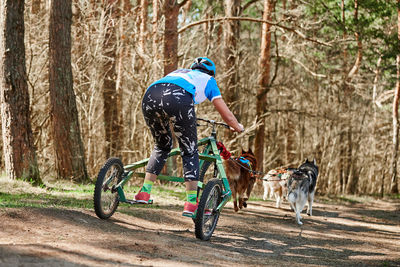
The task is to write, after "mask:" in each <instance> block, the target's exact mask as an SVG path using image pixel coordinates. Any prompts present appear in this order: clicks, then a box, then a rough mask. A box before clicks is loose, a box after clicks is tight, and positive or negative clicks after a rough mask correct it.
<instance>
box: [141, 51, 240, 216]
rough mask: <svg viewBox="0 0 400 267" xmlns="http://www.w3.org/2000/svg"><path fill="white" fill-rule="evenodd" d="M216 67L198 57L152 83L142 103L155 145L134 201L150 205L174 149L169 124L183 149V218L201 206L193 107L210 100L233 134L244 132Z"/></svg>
mask: <svg viewBox="0 0 400 267" xmlns="http://www.w3.org/2000/svg"><path fill="white" fill-rule="evenodd" d="M214 77H215V64H214V62H212V61H211V60H210V59H208V58H206V57H198V58H196V59H195V60H194V62H193V64H191V66H190V69H178V70H176V71H173V72H171V73H170V74H168V75H167V76H165V77H164V78H162V79H160V80H158V81H156V82H154V83H152V84H151V85H150V86H149V87H148V88H147V90H146V92H145V94H144V97H143V100H142V111H143V116H144V119H145V121H146V124H147V126H148V127H149V128H150V131H151V133H152V135H153V138H154V141H155V146H154V149H153V151H152V153H151V156H150V159H149V162H148V164H147V166H146V175H145V180H144V183H143V186H142V188H141V189H140V191H139V193H138V194H137V195H135V200H136V201H137V202H140V203H148V202H149V199H150V193H151V188H152V186H153V183H154V181H155V180H156V178H157V176H158V175H159V174H160V172H161V170H162V168H163V166H164V164H165V162H166V160H167V158H168V154H169V152H170V151H171V149H172V135H171V130H170V126H169V122H171V125H172V127H173V130H174V132H175V136H176V138H177V140H178V143H179V148H180V150H181V157H182V162H183V171H184V178H185V184H186V196H187V197H186V198H187V201H186V202H185V206H184V211H183V215H185V214H188V215H192V214H193V213H194V212H195V211H196V209H197V207H198V199H197V198H196V197H197V183H198V180H199V154H198V149H197V127H196V125H197V124H196V114H195V109H194V104H199V103H201V102H203V101H204V100H206V99H208V100H210V101H211V102H212V103H213V105H214V107H215V109H216V110H217V111H218V112H219V113H220V115H221V117H222V119H223V120H224V121H225V122H226V123H227V124H228V125H229V126H230V127H231V130H232V131H236V132H242V131H243V130H244V128H243V125H241V124H240V123H239V122H238V121H237V119H236V117H235V116H234V115H233V113H232V112H231V111H230V110H229V108H228V107H227V105H226V104H225V102H224V100H223V99H222V96H221V93H220V90H219V88H218V86H217V82H216V80H215V78H214Z"/></svg>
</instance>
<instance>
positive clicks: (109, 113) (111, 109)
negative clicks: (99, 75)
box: [103, 0, 121, 158]
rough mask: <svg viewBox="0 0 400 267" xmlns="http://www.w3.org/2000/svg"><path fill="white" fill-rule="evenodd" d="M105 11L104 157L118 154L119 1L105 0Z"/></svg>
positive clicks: (119, 99) (119, 101) (119, 139)
mask: <svg viewBox="0 0 400 267" xmlns="http://www.w3.org/2000/svg"><path fill="white" fill-rule="evenodd" d="M104 9H105V12H106V14H108V23H107V27H106V31H107V32H106V35H105V43H104V50H105V53H104V54H105V55H106V58H107V61H106V63H105V65H104V72H105V75H104V83H103V105H104V127H105V140H106V155H105V156H106V158H108V157H110V156H119V154H118V153H119V150H120V143H121V136H120V132H121V130H120V128H121V127H120V121H119V120H120V113H121V112H120V109H121V97H120V96H119V94H118V91H117V62H118V58H117V33H116V32H117V28H118V25H117V20H118V15H119V1H118V0H107V1H106V3H105V7H104Z"/></svg>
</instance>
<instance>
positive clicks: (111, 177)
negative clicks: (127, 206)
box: [93, 158, 124, 219]
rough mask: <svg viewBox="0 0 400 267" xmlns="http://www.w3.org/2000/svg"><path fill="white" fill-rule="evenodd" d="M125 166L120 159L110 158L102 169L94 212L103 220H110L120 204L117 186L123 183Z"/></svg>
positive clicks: (98, 177)
mask: <svg viewBox="0 0 400 267" xmlns="http://www.w3.org/2000/svg"><path fill="white" fill-rule="evenodd" d="M123 172H124V166H123V164H122V162H121V160H120V159H119V158H109V159H108V160H107V161H106V162H105V163H104V165H103V167H102V168H101V169H100V171H99V174H98V175H97V181H96V185H95V188H94V196H93V201H94V210H95V212H96V215H97V216H98V217H99V218H101V219H108V218H110V217H111V216H112V215H113V214H114V212H115V210H116V209H117V207H118V204H119V196H118V191H117V189H116V185H117V184H118V183H119V182H120V181H121V179H122V174H123Z"/></svg>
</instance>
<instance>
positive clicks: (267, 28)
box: [254, 0, 275, 171]
mask: <svg viewBox="0 0 400 267" xmlns="http://www.w3.org/2000/svg"><path fill="white" fill-rule="evenodd" d="M274 6H275V1H274V0H264V14H263V20H268V21H270V20H271V18H272V12H273V9H274ZM258 66H259V72H260V74H259V80H258V86H259V88H258V91H257V103H256V116H257V118H261V119H259V121H258V128H257V131H256V138H255V147H254V150H255V152H254V154H255V156H256V158H257V162H258V164H257V165H258V166H260V168H259V169H260V170H261V171H262V168H263V165H264V164H263V161H264V142H265V140H264V139H265V118H264V117H263V116H262V115H263V114H264V113H265V111H266V106H267V93H268V91H269V90H270V70H271V25H270V24H268V23H264V24H263V26H262V33H261V51H260V60H259V62H258Z"/></svg>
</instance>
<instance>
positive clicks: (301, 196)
mask: <svg viewBox="0 0 400 267" xmlns="http://www.w3.org/2000/svg"><path fill="white" fill-rule="evenodd" d="M317 177H318V166H317V163H316V161H315V159H314V160H313V161H308V159H306V161H305V162H304V163H303V164H301V165H300V167H299V168H298V169H297V170H296V171H294V172H293V174H292V175H291V177H290V178H289V180H288V201H289V204H290V206H291V208H292V209H293V211H294V212H295V213H296V220H297V223H298V224H299V225H302V224H303V223H302V222H301V221H300V220H301V219H302V217H301V215H300V213H301V212H302V211H303V209H304V206H305V205H306V202H307V201H308V208H307V214H308V215H310V216H311V215H312V204H313V201H314V193H315V186H316V184H317Z"/></svg>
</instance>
